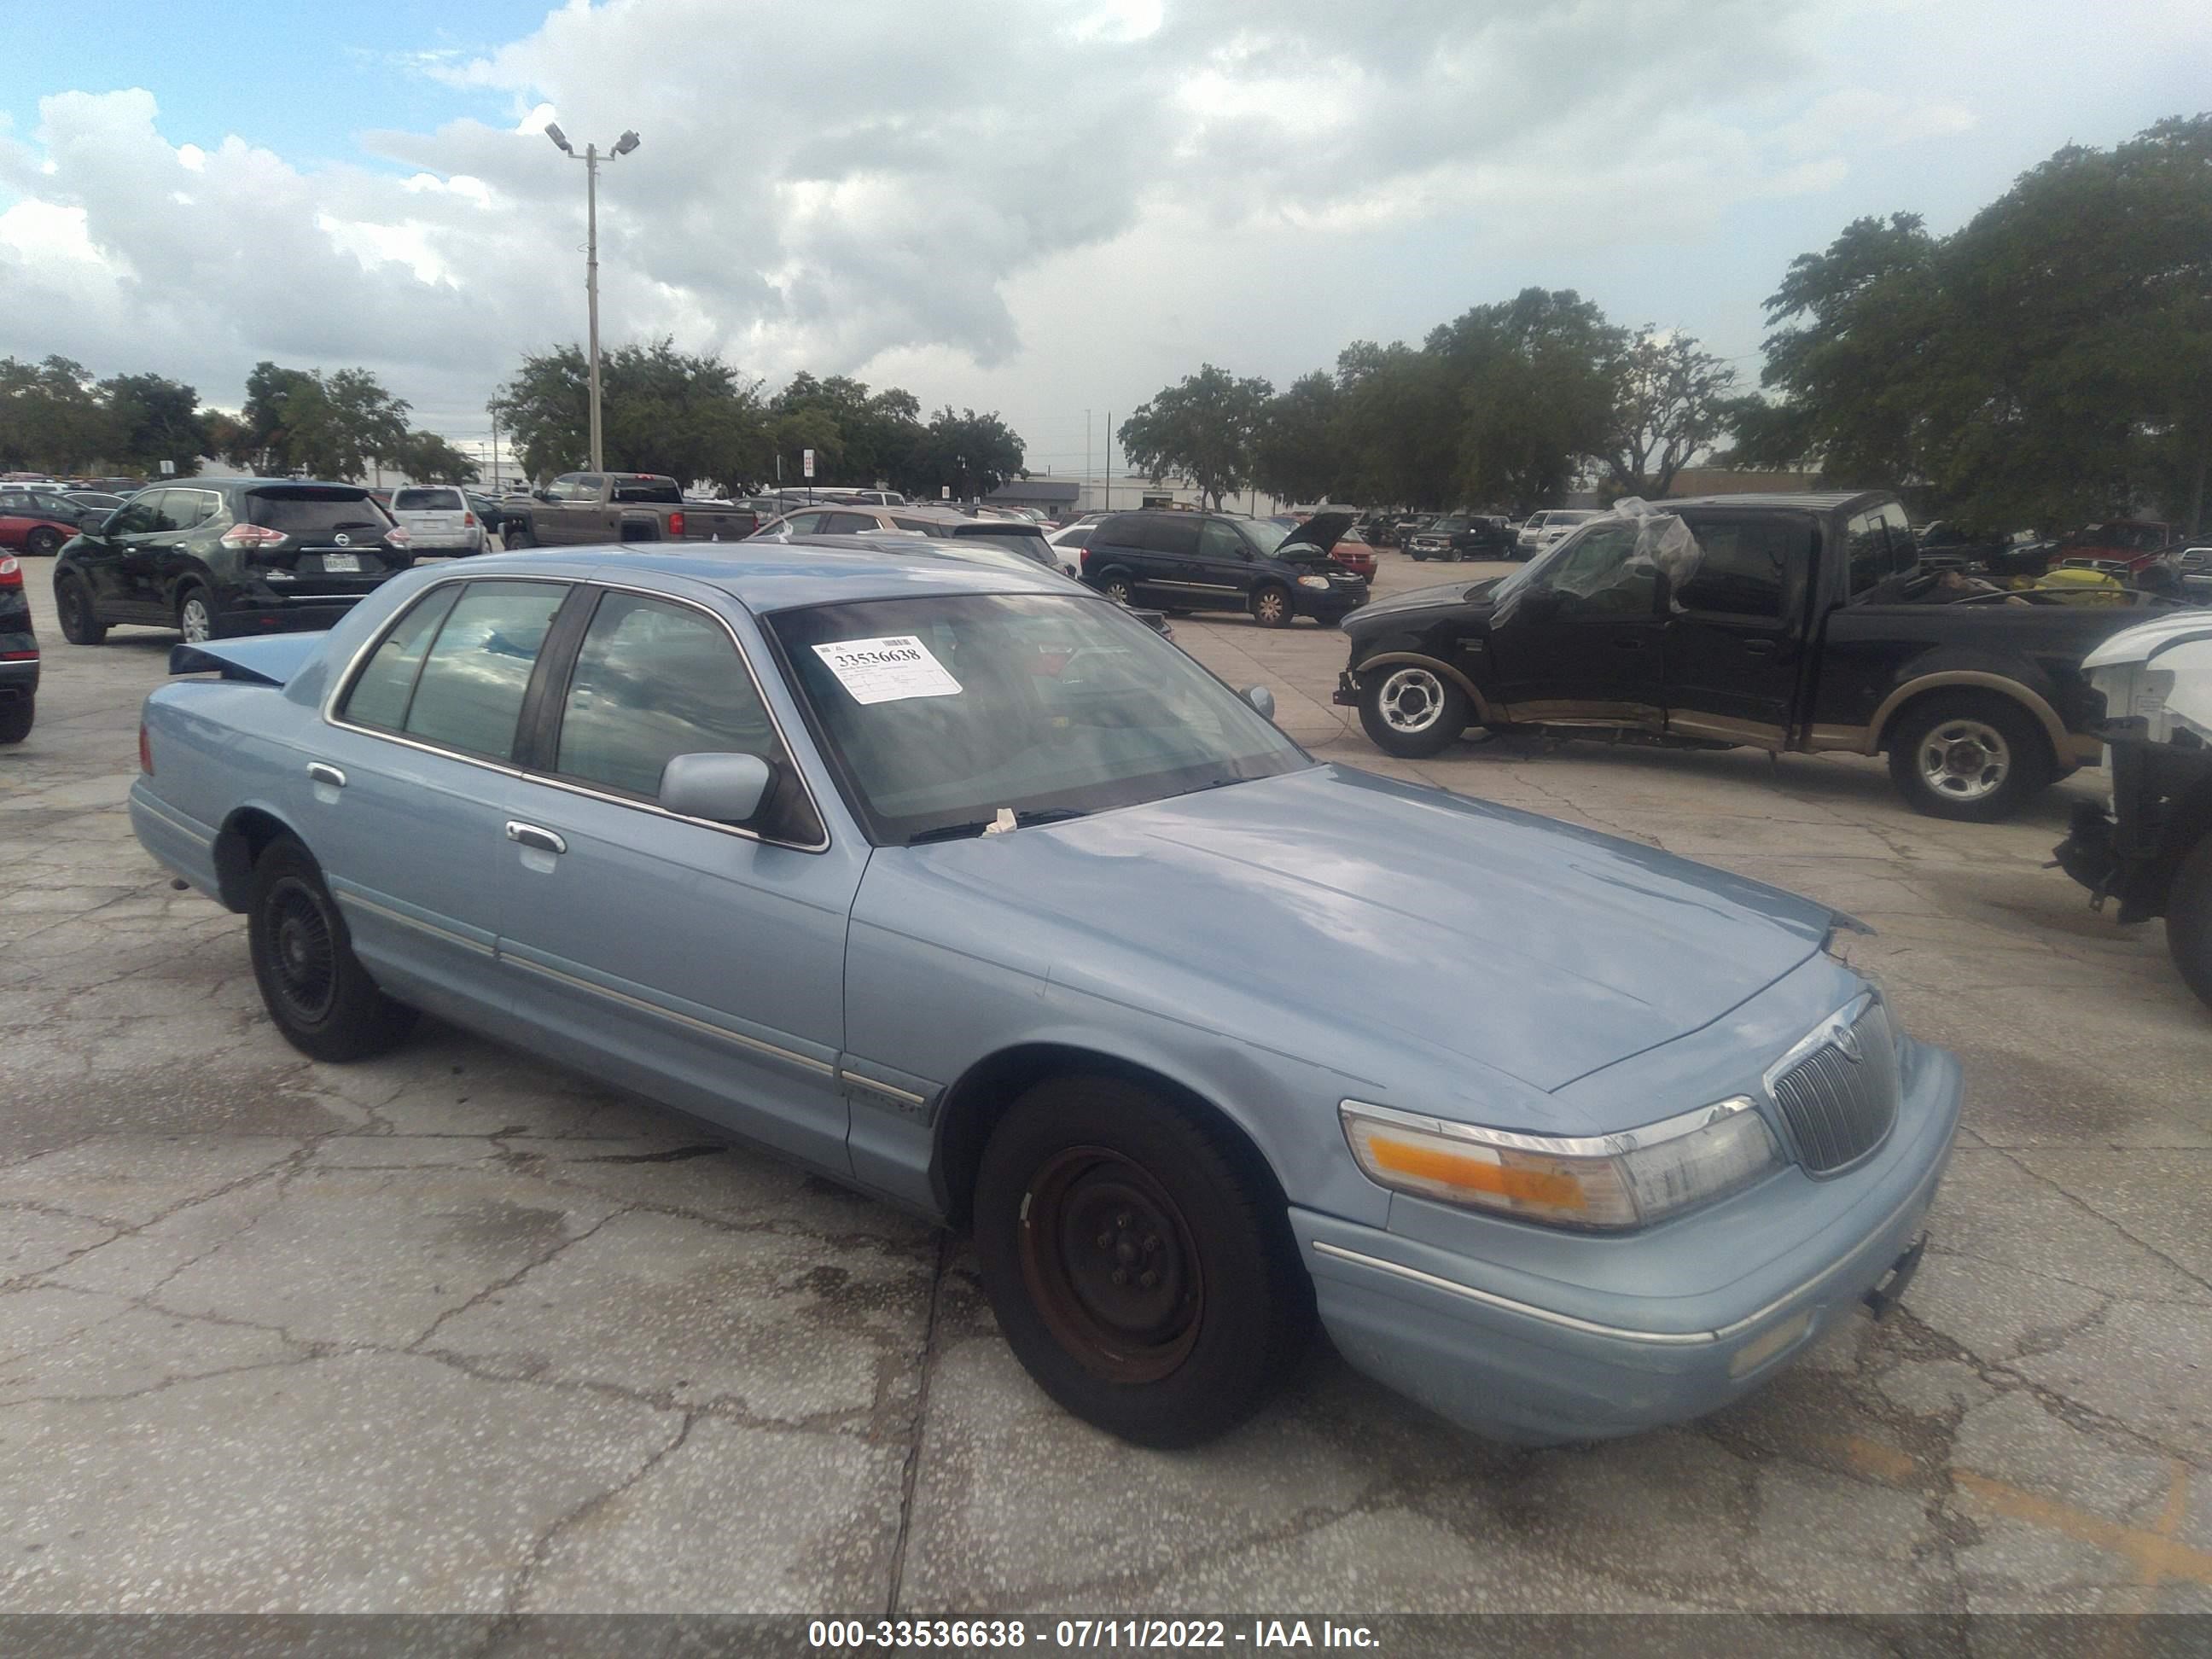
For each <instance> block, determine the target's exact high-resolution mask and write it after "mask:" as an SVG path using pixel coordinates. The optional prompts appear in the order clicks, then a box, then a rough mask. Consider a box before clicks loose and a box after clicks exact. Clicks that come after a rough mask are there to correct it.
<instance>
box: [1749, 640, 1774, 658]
mask: <svg viewBox="0 0 2212 1659" xmlns="http://www.w3.org/2000/svg"><path fill="white" fill-rule="evenodd" d="M1743 653H1744V655H1746V656H1747V657H1771V656H1772V655H1773V654H1774V641H1772V640H1746V641H1744V642H1743Z"/></svg>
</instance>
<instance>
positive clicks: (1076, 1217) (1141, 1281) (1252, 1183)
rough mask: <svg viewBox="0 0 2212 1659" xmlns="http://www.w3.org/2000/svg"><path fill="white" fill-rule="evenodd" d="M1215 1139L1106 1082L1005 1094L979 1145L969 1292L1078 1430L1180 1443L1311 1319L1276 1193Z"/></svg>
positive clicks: (1200, 1123)
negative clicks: (985, 1302) (977, 1283)
mask: <svg viewBox="0 0 2212 1659" xmlns="http://www.w3.org/2000/svg"><path fill="white" fill-rule="evenodd" d="M1243 1151H1244V1149H1243V1148H1240V1147H1238V1146H1237V1145H1236V1144H1235V1142H1234V1140H1233V1139H1232V1136H1231V1133H1229V1132H1227V1131H1226V1130H1225V1129H1223V1128H1222V1127H1219V1126H1218V1125H1217V1124H1216V1123H1214V1122H1212V1121H1209V1120H1207V1119H1206V1118H1203V1117H1201V1116H1200V1115H1199V1114H1198V1113H1197V1112H1195V1111H1192V1110H1188V1109H1183V1108H1182V1107H1181V1106H1179V1105H1177V1104H1176V1103H1172V1102H1170V1101H1167V1100H1163V1099H1162V1098H1160V1097H1158V1095H1156V1094H1154V1093H1153V1092H1152V1091H1150V1090H1148V1089H1145V1088H1142V1087H1139V1085H1135V1084H1133V1083H1130V1082H1127V1081H1124V1080H1123V1079H1119V1078H1106V1077H1086V1076H1075V1077H1062V1078H1055V1079H1051V1080H1049V1081H1048V1082H1044V1083H1041V1084H1039V1085H1036V1087H1035V1088H1033V1089H1031V1090H1030V1091H1029V1092H1028V1093H1026V1094H1024V1096H1022V1097H1021V1098H1020V1099H1018V1100H1017V1101H1015V1102H1014V1103H1013V1104H1012V1106H1011V1107H1010V1108H1008V1109H1007V1112H1006V1116H1005V1117H1004V1118H1002V1119H1001V1120H1000V1122H999V1125H998V1127H996V1128H995V1129H994V1130H993V1131H992V1132H991V1139H990V1140H989V1142H988V1143H987V1145H986V1146H985V1147H984V1149H983V1160H982V1164H981V1168H980V1169H979V1170H977V1171H976V1176H975V1256H976V1262H977V1265H978V1266H979V1267H981V1269H982V1278H983V1288H984V1290H985V1291H986V1292H987V1294H988V1295H989V1297H990V1299H991V1309H992V1311H993V1312H994V1313H995V1314H996V1315H997V1316H998V1318H999V1327H1000V1329H1001V1330H1002V1331H1004V1332H1005V1333H1006V1340H1007V1343H1008V1344H1009V1345H1010V1346H1012V1349H1013V1351H1014V1356H1015V1358H1018V1359H1019V1360H1020V1361H1021V1362H1022V1364H1023V1366H1024V1368H1025V1369H1026V1370H1028V1371H1029V1374H1030V1376H1032V1377H1033V1378H1035V1379H1036V1383H1037V1384H1038V1386H1039V1387H1041V1388H1042V1389H1044V1391H1045V1392H1046V1393H1047V1394H1048V1395H1051V1396H1052V1397H1053V1398H1054V1400H1056V1401H1059V1402H1060V1405H1061V1406H1063V1407H1066V1409H1067V1410H1068V1411H1070V1412H1073V1413H1074V1414H1075V1415H1076V1416H1078V1417H1079V1418H1081V1419H1083V1420H1084V1421H1085V1422H1086V1423H1090V1424H1093V1425H1096V1426H1097V1427H1099V1428H1102V1429H1103V1430H1105V1431H1107V1432H1108V1433H1109V1434H1115V1435H1119V1436H1120V1437H1121V1438H1122V1439H1124V1440H1129V1441H1133V1442H1135V1443H1137V1444H1138V1445H1140V1446H1194V1445H1196V1444H1198V1443H1200V1441H1204V1440H1210V1439H1212V1438H1213V1437H1215V1436H1217V1435H1219V1434H1222V1433H1224V1432H1225V1431H1228V1430H1229V1429H1231V1428H1233V1427H1235V1426H1236V1425H1237V1424H1238V1423H1240V1422H1242V1421H1243V1420H1244V1419H1246V1418H1247V1417H1249V1416H1250V1415H1251V1414H1252V1413H1253V1412H1254V1411H1255V1410H1257V1409H1258V1407H1259V1406H1260V1404H1261V1401H1263V1400H1265V1399H1266V1397H1267V1392H1268V1390H1269V1389H1271V1388H1273V1386H1274V1384H1275V1383H1277V1382H1278V1381H1279V1380H1280V1379H1281V1377H1282V1376H1283V1375H1284V1374H1285V1372H1287V1371H1288V1370H1290V1369H1291V1365H1292V1364H1294V1363H1295V1362H1296V1361H1297V1358H1298V1355H1299V1353H1300V1352H1301V1351H1302V1350H1303V1349H1304V1346H1305V1344H1306V1341H1307V1339H1308V1337H1309V1335H1310V1332H1311V1330H1312V1328H1313V1316H1314V1308H1313V1285H1312V1282H1311V1281H1310V1279H1308V1278H1307V1277H1306V1274H1305V1270H1304V1267H1302V1266H1301V1265H1300V1263H1299V1261H1298V1253H1297V1243H1295V1241H1294V1240H1293V1239H1292V1238H1291V1230H1290V1225H1289V1221H1290V1218H1289V1215H1288V1213H1287V1212H1286V1211H1285V1208H1284V1205H1283V1198H1282V1194H1281V1193H1280V1192H1279V1191H1278V1190H1276V1189H1275V1188H1274V1184H1273V1182H1272V1181H1270V1180H1269V1179H1268V1178H1267V1175H1266V1173H1265V1171H1264V1169H1255V1168H1254V1167H1253V1166H1254V1164H1255V1162H1256V1160H1255V1158H1252V1157H1250V1156H1249V1155H1240V1153H1243Z"/></svg>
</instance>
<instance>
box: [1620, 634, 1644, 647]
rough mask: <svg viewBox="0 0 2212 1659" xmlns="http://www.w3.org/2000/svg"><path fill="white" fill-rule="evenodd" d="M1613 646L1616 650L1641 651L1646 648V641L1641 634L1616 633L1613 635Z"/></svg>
mask: <svg viewBox="0 0 2212 1659" xmlns="http://www.w3.org/2000/svg"><path fill="white" fill-rule="evenodd" d="M1643 648H1644V641H1643V638H1642V636H1641V635H1635V634H1616V635H1614V636H1613V649H1614V650H1616V651H1641V650H1642V649H1643Z"/></svg>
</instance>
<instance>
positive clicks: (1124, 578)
mask: <svg viewBox="0 0 2212 1659" xmlns="http://www.w3.org/2000/svg"><path fill="white" fill-rule="evenodd" d="M1097 586H1098V591H1099V592H1101V593H1103V594H1104V595H1105V596H1106V597H1107V598H1108V599H1112V600H1113V601H1114V602H1115V604H1117V605H1134V604H1135V603H1136V600H1135V599H1134V598H1133V594H1134V593H1135V592H1136V583H1134V582H1133V581H1132V580H1130V578H1129V573H1128V572H1127V571H1126V570H1124V569H1122V568H1121V566H1120V565H1118V564H1116V565H1109V566H1108V567H1107V568H1105V569H1103V570H1102V571H1100V572H1099V573H1098V583H1097Z"/></svg>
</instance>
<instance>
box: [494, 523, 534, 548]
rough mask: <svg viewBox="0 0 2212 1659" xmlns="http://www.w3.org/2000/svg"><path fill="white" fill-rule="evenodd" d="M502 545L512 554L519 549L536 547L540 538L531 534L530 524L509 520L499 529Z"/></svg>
mask: <svg viewBox="0 0 2212 1659" xmlns="http://www.w3.org/2000/svg"><path fill="white" fill-rule="evenodd" d="M499 541H500V545H501V546H502V547H504V548H505V549H507V551H508V552H510V553H512V552H513V551H514V550H515V549H517V548H519V547H535V546H537V545H538V538H537V537H535V536H533V535H532V534H531V533H530V526H529V524H528V523H527V522H526V521H525V520H520V519H509V520H507V521H506V522H505V523H504V524H502V525H501V526H500V527H499Z"/></svg>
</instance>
